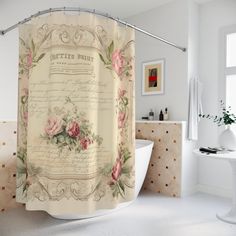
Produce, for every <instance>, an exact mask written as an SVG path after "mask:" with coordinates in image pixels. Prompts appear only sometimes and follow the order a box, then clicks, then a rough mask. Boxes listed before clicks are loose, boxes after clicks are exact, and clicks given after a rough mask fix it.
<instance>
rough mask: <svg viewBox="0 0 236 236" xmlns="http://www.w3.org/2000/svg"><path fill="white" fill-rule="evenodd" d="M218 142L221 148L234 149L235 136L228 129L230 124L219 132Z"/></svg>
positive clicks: (235, 144)
mask: <svg viewBox="0 0 236 236" xmlns="http://www.w3.org/2000/svg"><path fill="white" fill-rule="evenodd" d="M219 143H220V146H221V147H222V148H225V149H227V150H233V151H235V150H236V136H235V134H234V132H233V131H232V130H231V129H230V125H228V126H227V129H226V130H224V131H223V132H222V133H221V134H220V137H219Z"/></svg>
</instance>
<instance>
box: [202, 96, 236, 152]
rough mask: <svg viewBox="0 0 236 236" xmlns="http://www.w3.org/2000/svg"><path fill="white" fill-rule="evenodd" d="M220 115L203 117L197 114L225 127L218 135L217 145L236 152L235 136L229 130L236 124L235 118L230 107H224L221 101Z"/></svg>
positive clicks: (203, 116)
mask: <svg viewBox="0 0 236 236" xmlns="http://www.w3.org/2000/svg"><path fill="white" fill-rule="evenodd" d="M220 105H221V110H222V115H221V116H217V115H216V116H214V115H210V114H208V115H204V114H199V117H201V118H206V119H209V120H213V122H214V123H216V124H217V125H218V126H222V125H225V126H226V129H225V130H224V131H223V132H222V133H221V134H220V137H219V143H220V146H221V147H222V148H225V149H227V150H236V136H235V134H234V132H233V131H232V130H231V125H232V124H236V116H235V115H234V114H233V113H232V112H231V107H230V106H229V107H228V108H226V107H225V104H224V103H223V101H222V100H221V101H220Z"/></svg>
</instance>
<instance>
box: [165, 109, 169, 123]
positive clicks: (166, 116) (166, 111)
mask: <svg viewBox="0 0 236 236" xmlns="http://www.w3.org/2000/svg"><path fill="white" fill-rule="evenodd" d="M168 119H169V114H168V109H167V107H166V108H165V112H164V120H168Z"/></svg>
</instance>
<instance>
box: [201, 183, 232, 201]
mask: <svg viewBox="0 0 236 236" xmlns="http://www.w3.org/2000/svg"><path fill="white" fill-rule="evenodd" d="M197 191H198V192H203V193H208V194H212V195H216V196H220V197H226V198H231V197H232V190H231V189H227V188H221V187H216V186H210V185H205V184H198V185H197Z"/></svg>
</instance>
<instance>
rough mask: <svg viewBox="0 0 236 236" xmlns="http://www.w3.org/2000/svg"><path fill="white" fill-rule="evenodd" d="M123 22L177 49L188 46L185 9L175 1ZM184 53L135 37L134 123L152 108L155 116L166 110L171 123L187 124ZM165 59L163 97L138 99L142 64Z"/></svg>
mask: <svg viewBox="0 0 236 236" xmlns="http://www.w3.org/2000/svg"><path fill="white" fill-rule="evenodd" d="M127 21H129V22H131V23H133V24H134V25H138V26H140V27H142V28H144V29H146V30H148V31H150V32H152V33H154V34H156V35H159V36H162V37H164V38H166V39H168V40H170V41H173V42H175V43H176V44H178V45H181V46H185V47H187V46H188V45H187V44H188V5H187V4H186V1H184V0H183V1H182V0H178V1H173V2H170V3H168V4H165V5H162V6H160V7H158V8H155V9H153V10H151V11H147V12H145V13H142V14H139V15H136V16H133V17H129V18H128V19H127ZM187 55H188V53H184V52H182V51H180V50H178V49H175V48H173V47H170V46H168V45H165V44H163V43H161V42H158V41H157V40H155V39H152V38H149V37H147V36H145V35H143V34H141V33H136V85H135V86H136V119H140V118H141V117H142V116H146V115H147V114H148V112H149V110H150V109H151V108H152V109H154V112H155V113H156V114H157V113H158V114H159V112H160V109H164V108H165V107H168V110H169V114H170V119H171V120H187V109H188V100H187V96H188V87H187V73H188V69H187V68H188V56H187ZM160 58H164V59H165V84H164V94H163V95H152V96H142V94H141V88H142V87H141V83H142V62H145V61H151V60H155V59H160Z"/></svg>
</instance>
